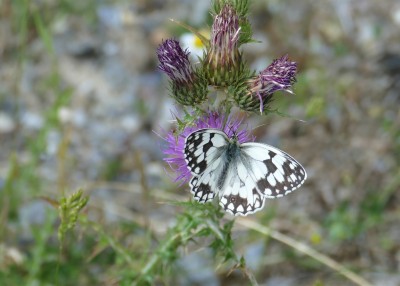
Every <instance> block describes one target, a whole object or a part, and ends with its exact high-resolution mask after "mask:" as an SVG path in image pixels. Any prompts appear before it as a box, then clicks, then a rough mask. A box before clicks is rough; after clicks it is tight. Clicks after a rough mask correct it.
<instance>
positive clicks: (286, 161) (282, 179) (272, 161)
mask: <svg viewBox="0 0 400 286" xmlns="http://www.w3.org/2000/svg"><path fill="white" fill-rule="evenodd" d="M241 150H242V160H243V161H244V162H245V165H247V168H248V169H249V172H250V173H251V177H252V179H253V180H254V181H255V182H256V186H257V189H258V191H259V192H260V193H261V194H262V195H263V196H264V197H266V198H279V197H282V196H284V195H286V194H288V193H290V192H292V191H294V190H296V189H297V188H299V187H300V186H301V185H302V184H303V183H304V181H305V180H306V179H307V173H306V170H305V169H304V168H303V166H301V165H300V163H299V162H297V161H296V160H295V159H294V158H293V157H292V156H290V155H289V154H287V153H285V152H283V151H282V150H279V149H278V148H275V147H273V146H270V145H267V144H262V143H253V142H249V143H244V144H242V145H241Z"/></svg>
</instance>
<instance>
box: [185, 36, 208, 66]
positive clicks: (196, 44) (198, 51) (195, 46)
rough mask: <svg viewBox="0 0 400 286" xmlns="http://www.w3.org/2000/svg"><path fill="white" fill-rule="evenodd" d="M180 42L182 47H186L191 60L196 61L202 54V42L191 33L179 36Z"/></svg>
mask: <svg viewBox="0 0 400 286" xmlns="http://www.w3.org/2000/svg"><path fill="white" fill-rule="evenodd" d="M179 39H180V42H181V43H182V45H183V46H184V47H188V49H189V50H190V52H191V54H190V55H189V56H192V59H195V60H197V59H198V58H200V57H202V56H203V54H204V49H205V45H204V44H203V42H202V40H201V39H200V38H199V37H198V36H197V35H195V34H193V33H184V34H182V35H181V36H180V38H179Z"/></svg>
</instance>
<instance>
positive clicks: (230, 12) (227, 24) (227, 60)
mask: <svg viewBox="0 0 400 286" xmlns="http://www.w3.org/2000/svg"><path fill="white" fill-rule="evenodd" d="M240 31H241V28H240V25H239V16H238V15H237V13H236V11H235V9H234V8H233V6H232V5H230V4H225V5H224V6H223V7H222V9H221V11H220V12H219V14H217V15H216V16H215V17H214V22H213V25H212V31H211V40H210V46H209V47H208V49H207V52H206V57H205V59H204V60H203V68H204V72H205V76H206V78H207V79H208V83H209V84H211V85H215V86H229V85H230V84H232V83H233V82H235V81H236V80H237V79H238V78H239V76H240V75H241V73H242V72H243V70H244V68H245V65H244V63H243V61H242V54H241V52H240V51H239V37H240Z"/></svg>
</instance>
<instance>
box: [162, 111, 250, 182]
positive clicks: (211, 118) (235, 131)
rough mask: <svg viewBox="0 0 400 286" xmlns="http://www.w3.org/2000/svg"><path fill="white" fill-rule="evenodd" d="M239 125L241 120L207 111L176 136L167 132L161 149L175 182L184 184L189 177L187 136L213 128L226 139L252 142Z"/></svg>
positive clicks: (171, 132) (247, 132) (247, 133)
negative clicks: (163, 146)
mask: <svg viewBox="0 0 400 286" xmlns="http://www.w3.org/2000/svg"><path fill="white" fill-rule="evenodd" d="M241 123H242V120H241V119H233V118H232V117H231V116H226V115H221V114H220V113H218V112H215V111H209V112H208V113H206V114H205V115H203V116H202V117H200V118H199V119H197V120H196V122H195V123H194V125H192V126H187V127H185V128H184V129H183V131H182V132H181V133H180V134H179V135H178V136H175V133H174V132H173V131H170V132H168V133H167V135H166V136H165V138H164V140H165V141H166V142H167V146H166V147H165V148H164V149H163V153H164V154H165V155H167V156H168V157H167V158H165V159H164V161H165V162H167V163H168V165H169V166H170V167H171V169H172V170H174V171H175V173H176V175H177V176H176V178H175V181H182V183H185V182H188V181H189V179H190V177H191V173H190V171H189V169H188V167H187V163H186V161H185V156H184V148H185V139H186V137H187V136H188V135H190V134H191V133H193V132H194V131H197V130H200V129H203V128H215V129H219V130H221V131H224V132H225V133H226V135H228V137H232V136H234V135H235V136H236V137H237V139H238V142H239V143H244V142H248V141H254V139H255V138H254V137H253V136H251V135H250V133H249V131H248V130H247V129H241V128H240V127H241Z"/></svg>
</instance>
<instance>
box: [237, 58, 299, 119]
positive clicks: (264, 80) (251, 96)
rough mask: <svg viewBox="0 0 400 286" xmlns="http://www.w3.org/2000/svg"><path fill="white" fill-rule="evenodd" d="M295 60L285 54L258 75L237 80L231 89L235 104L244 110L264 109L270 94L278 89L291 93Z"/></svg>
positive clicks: (294, 77)
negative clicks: (248, 78) (244, 79)
mask: <svg viewBox="0 0 400 286" xmlns="http://www.w3.org/2000/svg"><path fill="white" fill-rule="evenodd" d="M296 71H297V64H296V62H291V61H289V58H288V56H287V55H285V56H283V57H281V58H280V59H276V60H274V61H273V62H272V64H270V65H269V66H268V67H267V68H266V69H264V70H263V71H261V72H260V73H259V75H258V76H254V77H252V78H251V79H250V80H248V81H242V82H239V83H238V84H237V85H236V86H235V88H234V89H233V90H232V91H231V94H233V97H234V99H235V101H236V103H237V105H238V106H239V107H240V108H241V109H243V110H246V111H256V110H259V111H260V112H261V113H262V112H263V111H265V110H266V107H267V105H268V103H270V102H271V100H272V95H273V93H274V92H276V91H278V90H285V91H286V92H289V93H293V92H292V90H291V89H290V88H291V86H292V85H293V83H294V82H295V81H296Z"/></svg>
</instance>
